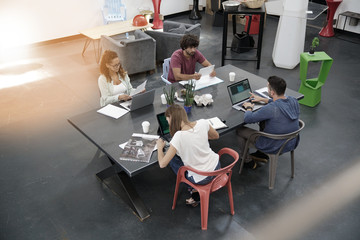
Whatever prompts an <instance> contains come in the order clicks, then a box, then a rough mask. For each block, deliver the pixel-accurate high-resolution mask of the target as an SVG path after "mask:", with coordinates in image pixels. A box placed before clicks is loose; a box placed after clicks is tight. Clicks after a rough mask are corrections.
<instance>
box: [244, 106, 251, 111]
mask: <svg viewBox="0 0 360 240" xmlns="http://www.w3.org/2000/svg"><path fill="white" fill-rule="evenodd" d="M245 109H246V110H249V109H250V110H251V111H252V110H253V108H252V107H251V106H247V107H246V108H245Z"/></svg>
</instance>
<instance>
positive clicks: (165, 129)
mask: <svg viewBox="0 0 360 240" xmlns="http://www.w3.org/2000/svg"><path fill="white" fill-rule="evenodd" d="M156 118H157V120H158V123H159V127H160V132H161V134H162V135H166V134H170V128H169V123H168V121H167V120H166V116H165V112H163V113H160V114H158V115H156Z"/></svg>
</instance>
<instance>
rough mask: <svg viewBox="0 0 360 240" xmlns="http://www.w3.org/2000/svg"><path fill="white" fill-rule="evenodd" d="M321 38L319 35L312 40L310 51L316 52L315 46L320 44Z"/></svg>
mask: <svg viewBox="0 0 360 240" xmlns="http://www.w3.org/2000/svg"><path fill="white" fill-rule="evenodd" d="M319 43H320V41H319V38H318V37H314V38H313V40H312V42H311V46H310V53H311V54H313V53H314V52H315V48H316V47H317V46H319Z"/></svg>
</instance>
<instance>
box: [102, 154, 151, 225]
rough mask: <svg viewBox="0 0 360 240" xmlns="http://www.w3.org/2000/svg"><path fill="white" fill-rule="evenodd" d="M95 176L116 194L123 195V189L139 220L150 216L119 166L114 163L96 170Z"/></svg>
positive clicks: (128, 178)
mask: <svg viewBox="0 0 360 240" xmlns="http://www.w3.org/2000/svg"><path fill="white" fill-rule="evenodd" d="M109 160H110V159H109ZM110 162H111V163H112V164H113V161H111V160H110ZM96 176H97V177H98V178H99V179H100V180H101V181H102V182H103V183H104V184H105V185H106V186H107V187H108V188H109V189H110V190H111V191H112V192H114V193H115V194H116V195H118V196H122V195H124V194H123V192H124V190H125V193H126V195H127V198H128V200H129V201H130V204H131V207H132V208H133V209H134V210H135V212H136V214H137V216H138V217H139V219H140V220H141V221H143V220H144V219H146V218H148V217H150V214H149V212H148V210H147V208H146V207H145V204H144V203H143V201H142V200H141V198H140V196H139V194H138V193H137V192H136V189H135V187H134V185H133V183H132V182H131V179H130V177H129V176H128V175H127V174H126V173H125V172H124V171H122V170H121V169H120V167H118V166H117V165H116V164H113V165H111V166H110V167H108V168H106V169H104V170H102V171H101V172H98V173H97V174H96ZM105 180H106V181H105ZM119 183H120V184H119ZM120 185H121V186H122V188H121V187H120Z"/></svg>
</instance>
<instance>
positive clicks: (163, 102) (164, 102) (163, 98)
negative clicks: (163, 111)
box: [161, 94, 166, 104]
mask: <svg viewBox="0 0 360 240" xmlns="http://www.w3.org/2000/svg"><path fill="white" fill-rule="evenodd" d="M161 103H162V104H166V98H165V94H161Z"/></svg>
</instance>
